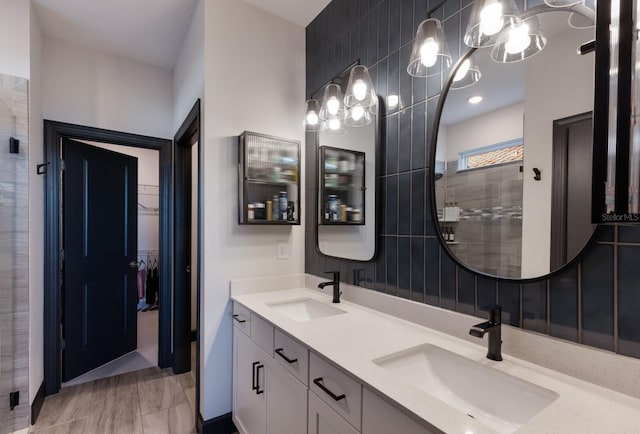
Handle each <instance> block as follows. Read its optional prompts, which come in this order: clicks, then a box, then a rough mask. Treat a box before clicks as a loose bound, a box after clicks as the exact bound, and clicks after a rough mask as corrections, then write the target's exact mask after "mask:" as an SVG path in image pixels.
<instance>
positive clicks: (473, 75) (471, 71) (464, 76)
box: [451, 55, 482, 89]
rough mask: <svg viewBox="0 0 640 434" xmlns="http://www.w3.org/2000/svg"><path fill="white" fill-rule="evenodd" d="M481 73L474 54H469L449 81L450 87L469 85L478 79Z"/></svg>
mask: <svg viewBox="0 0 640 434" xmlns="http://www.w3.org/2000/svg"><path fill="white" fill-rule="evenodd" d="M481 76H482V74H481V73H480V69H479V68H478V65H477V64H476V59H475V56H473V55H471V56H469V57H467V58H466V59H464V60H463V61H462V63H461V64H460V66H458V69H457V70H456V73H455V75H454V76H453V82H452V83H451V88H452V89H462V88H465V87H469V86H471V85H473V84H475V83H477V82H478V80H480V77H481Z"/></svg>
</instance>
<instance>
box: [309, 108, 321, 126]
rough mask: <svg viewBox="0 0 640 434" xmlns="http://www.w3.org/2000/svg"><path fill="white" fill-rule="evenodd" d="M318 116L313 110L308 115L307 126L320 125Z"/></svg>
mask: <svg viewBox="0 0 640 434" xmlns="http://www.w3.org/2000/svg"><path fill="white" fill-rule="evenodd" d="M318 120H319V119H318V115H317V114H316V112H315V111H313V110H311V111H309V113H307V125H318Z"/></svg>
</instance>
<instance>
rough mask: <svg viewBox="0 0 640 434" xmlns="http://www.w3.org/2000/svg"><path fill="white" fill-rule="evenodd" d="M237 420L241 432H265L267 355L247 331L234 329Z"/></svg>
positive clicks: (234, 397) (234, 408)
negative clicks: (250, 337)
mask: <svg viewBox="0 0 640 434" xmlns="http://www.w3.org/2000/svg"><path fill="white" fill-rule="evenodd" d="M233 339H234V360H233V379H234V383H233V392H234V394H233V420H234V422H235V424H236V426H237V428H238V430H239V431H240V433H241V434H264V433H265V427H266V396H265V395H266V394H265V393H264V390H265V389H264V388H265V385H266V384H267V369H266V362H267V357H266V355H265V354H264V353H263V352H262V351H261V350H260V348H258V346H257V345H256V344H254V343H253V342H252V341H251V339H249V337H248V336H247V335H245V334H244V333H242V332H238V331H237V330H234V335H233Z"/></svg>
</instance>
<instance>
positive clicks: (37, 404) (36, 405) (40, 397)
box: [31, 381, 45, 425]
mask: <svg viewBox="0 0 640 434" xmlns="http://www.w3.org/2000/svg"><path fill="white" fill-rule="evenodd" d="M44 397H45V395H44V381H43V382H42V384H41V385H40V388H39V389H38V393H36V396H35V398H33V403H32V404H31V425H33V424H35V423H36V419H38V416H39V415H40V410H42V405H43V404H44Z"/></svg>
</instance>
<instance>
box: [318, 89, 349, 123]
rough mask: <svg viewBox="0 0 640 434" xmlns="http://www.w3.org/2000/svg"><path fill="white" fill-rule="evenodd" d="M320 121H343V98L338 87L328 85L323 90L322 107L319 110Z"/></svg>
mask: <svg viewBox="0 0 640 434" xmlns="http://www.w3.org/2000/svg"><path fill="white" fill-rule="evenodd" d="M320 119H322V120H325V121H326V120H329V119H340V120H342V119H344V98H343V96H342V90H340V86H338V85H337V84H335V83H330V84H328V85H327V87H325V88H324V97H323V98H322V107H321V108H320Z"/></svg>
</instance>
